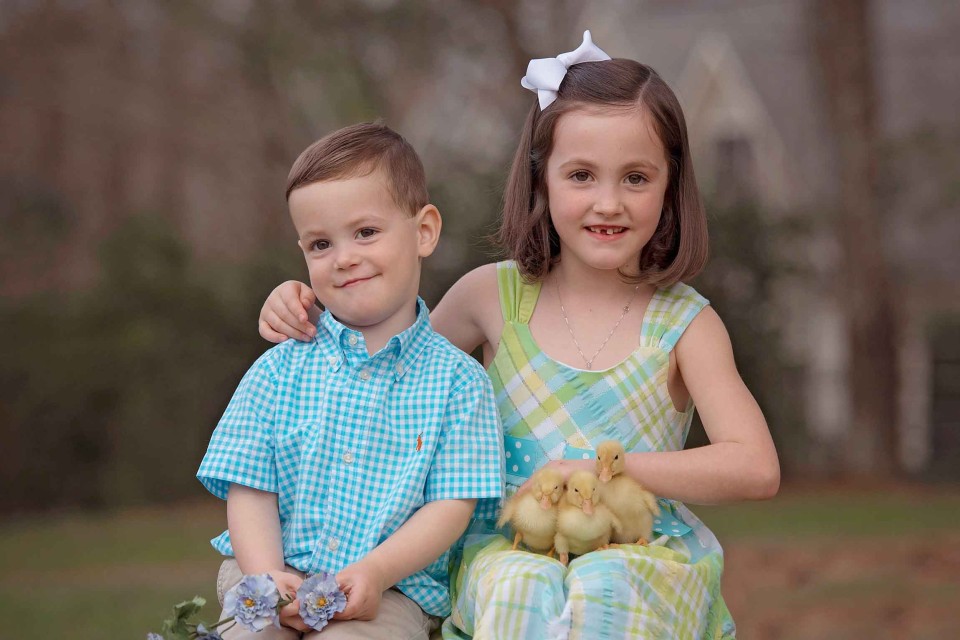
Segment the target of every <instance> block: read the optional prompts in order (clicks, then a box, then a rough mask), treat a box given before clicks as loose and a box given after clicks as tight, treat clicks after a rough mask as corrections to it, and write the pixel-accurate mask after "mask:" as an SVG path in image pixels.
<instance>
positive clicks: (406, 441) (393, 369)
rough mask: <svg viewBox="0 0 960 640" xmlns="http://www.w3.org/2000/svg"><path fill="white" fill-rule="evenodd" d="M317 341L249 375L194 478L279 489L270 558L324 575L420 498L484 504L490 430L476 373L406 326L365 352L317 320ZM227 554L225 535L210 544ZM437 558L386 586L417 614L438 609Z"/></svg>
mask: <svg viewBox="0 0 960 640" xmlns="http://www.w3.org/2000/svg"><path fill="white" fill-rule="evenodd" d="M317 329H318V331H317V337H316V338H315V339H314V340H313V341H311V342H308V343H302V342H297V341H295V340H288V341H286V342H284V343H281V344H279V345H277V346H275V347H273V348H272V349H270V350H269V351H267V352H266V353H265V354H264V355H263V356H261V357H260V359H259V360H257V362H256V363H255V364H254V365H253V367H251V368H250V370H249V371H248V372H247V374H246V375H245V376H244V378H243V380H242V381H241V382H240V386H239V387H238V388H237V391H236V393H235V394H234V396H233V399H232V400H231V401H230V404H229V405H228V406H227V409H226V412H225V413H224V414H223V417H222V418H221V419H220V423H219V424H218V425H217V428H216V430H215V431H214V432H213V436H212V437H211V439H210V445H209V447H208V449H207V453H206V455H205V456H204V458H203V462H202V463H201V464H200V469H199V471H198V472H197V477H198V478H199V479H200V481H201V482H202V483H203V485H204V486H205V487H206V488H207V489H208V490H209V491H210V492H211V493H213V494H214V495H216V496H217V497H219V498H222V499H225V498H226V497H227V492H228V490H229V488H230V484H231V483H236V484H241V485H245V486H248V487H253V488H254V489H260V490H262V491H269V492H272V493H276V494H278V503H279V514H280V526H281V530H282V537H283V556H284V559H285V561H286V562H287V564H289V565H290V566H292V567H295V568H297V569H300V570H301V571H305V572H307V573H313V572H317V571H320V570H324V571H332V572H337V571H339V570H341V569H343V568H344V567H345V566H347V565H348V564H351V563H353V562H356V561H358V560H360V559H361V558H363V557H364V556H365V555H366V554H367V553H369V552H370V551H371V550H372V549H373V548H374V547H376V546H377V545H379V544H380V543H381V542H383V541H384V540H385V539H386V538H388V537H389V536H390V535H391V534H392V533H393V532H394V531H396V530H397V529H398V528H399V527H400V526H401V525H402V524H403V523H404V522H406V521H407V520H408V519H409V518H410V517H411V516H412V515H413V514H414V513H415V512H416V511H417V509H419V508H420V507H421V506H423V504H424V503H426V502H430V501H433V500H448V499H457V498H478V499H480V500H478V504H477V511H478V513H480V512H489V511H493V510H494V509H495V508H496V505H497V503H498V502H499V500H500V496H501V493H502V488H503V452H502V448H501V442H502V436H501V430H500V426H499V425H500V423H499V419H498V417H497V409H496V405H495V403H494V399H493V390H492V388H491V386H490V380H489V378H488V377H487V375H486V373H485V372H484V371H483V369H482V368H481V367H480V365H479V364H478V363H477V362H476V361H475V360H474V359H473V358H471V357H470V356H468V355H467V354H465V353H463V352H462V351H460V350H459V349H457V348H456V347H454V346H453V345H452V344H450V343H449V342H448V341H447V340H446V339H444V338H443V337H441V336H440V335H439V334H438V333H436V332H435V331H433V329H432V328H431V327H430V320H429V318H428V315H427V308H426V305H425V304H424V303H423V301H422V300H420V299H418V300H417V319H416V322H415V323H414V324H413V325H412V326H411V327H409V328H408V329H407V330H405V331H404V332H402V333H400V334H398V335H396V336H394V337H393V338H391V339H390V341H389V342H388V343H387V345H386V346H385V347H384V348H383V349H381V350H380V351H379V352H378V353H376V354H375V355H373V356H369V355H367V348H366V345H365V343H364V339H363V334H361V333H360V332H358V331H353V330H351V329H348V328H346V327H345V326H343V325H342V324H340V323H339V322H338V321H337V320H336V319H335V318H334V317H333V316H332V315H331V314H330V313H329V312H324V313H323V314H322V315H321V317H320V321H319V324H318V326H317ZM211 542H212V544H213V546H214V548H216V549H217V550H218V551H219V552H220V553H222V554H224V555H228V556H232V555H233V548H232V546H231V544H230V535H229V532H226V531H225V532H224V533H223V534H221V535H220V536H218V537H216V538H214V539H213V540H212V541H211ZM449 556H450V551H447V552H445V553H444V554H443V555H441V556H440V557H439V558H438V559H437V560H436V561H435V562H433V563H432V564H430V565H429V566H428V567H426V568H425V569H424V570H422V571H418V572H416V573H414V574H413V575H411V576H409V577H407V578H404V579H403V580H401V581H400V582H399V583H398V584H397V588H398V589H400V591H402V592H403V593H404V594H406V595H407V596H408V597H410V598H411V599H413V600H414V601H416V602H417V603H418V604H419V605H420V606H421V607H422V608H423V609H424V611H426V612H427V613H429V614H431V615H437V616H445V615H447V614H448V613H449V611H450V597H449V591H448V584H449V582H448V571H447V570H448V562H449Z"/></svg>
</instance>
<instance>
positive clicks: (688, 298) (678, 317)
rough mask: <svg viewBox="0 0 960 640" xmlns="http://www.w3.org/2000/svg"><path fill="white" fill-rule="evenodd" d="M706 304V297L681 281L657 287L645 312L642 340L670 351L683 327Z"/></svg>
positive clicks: (684, 328) (687, 325)
mask: <svg viewBox="0 0 960 640" xmlns="http://www.w3.org/2000/svg"><path fill="white" fill-rule="evenodd" d="M709 304H710V301H709V300H707V299H706V298H705V297H703V296H702V295H701V294H700V293H699V292H698V291H697V290H696V289H694V288H693V287H691V286H690V285H688V284H684V283H683V282H677V283H674V284H672V285H668V286H666V287H661V288H659V289H657V291H656V293H655V294H654V296H653V299H651V301H650V306H649V308H648V310H647V313H646V321H645V322H644V330H643V332H644V339H645V341H646V342H647V344H649V345H652V346H658V347H660V348H662V349H665V350H667V351H672V350H673V348H674V347H676V346H677V343H678V342H679V341H680V338H681V337H682V336H683V334H684V332H685V331H686V330H687V327H689V326H690V324H691V323H692V322H693V321H694V319H695V318H696V317H697V316H698V315H700V312H701V311H703V309H704V308H705V307H707V306H709Z"/></svg>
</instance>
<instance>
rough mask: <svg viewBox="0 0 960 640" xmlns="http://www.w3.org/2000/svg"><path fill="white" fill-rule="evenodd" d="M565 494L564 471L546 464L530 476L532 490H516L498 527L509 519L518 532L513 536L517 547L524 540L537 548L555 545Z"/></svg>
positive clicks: (549, 548) (504, 509) (533, 548)
mask: <svg viewBox="0 0 960 640" xmlns="http://www.w3.org/2000/svg"><path fill="white" fill-rule="evenodd" d="M562 495H563V474H561V473H560V472H559V471H556V470H555V469H550V468H548V467H543V468H542V469H540V470H538V471H537V472H536V473H534V474H533V476H531V478H530V489H529V490H528V491H524V492H522V493H516V494H514V495H513V497H511V498H510V499H509V500H508V501H507V503H506V505H504V507H503V513H501V514H500V520H498V521H497V526H498V527H502V526H503V525H505V524H506V523H507V522H509V523H510V524H511V525H512V526H513V529H514V531H516V532H517V535H516V536H514V538H513V548H514V550H516V548H517V546H518V545H519V544H520V541H521V540H523V543H524V544H525V545H527V547H528V548H530V549H531V550H533V551H547V550H552V548H553V536H554V534H555V533H556V532H557V503H558V502H559V501H560V497H561V496H562Z"/></svg>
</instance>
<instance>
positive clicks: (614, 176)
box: [260, 32, 780, 639]
mask: <svg viewBox="0 0 960 640" xmlns="http://www.w3.org/2000/svg"><path fill="white" fill-rule="evenodd" d="M522 84H523V86H524V87H526V88H528V89H532V90H534V91H536V92H537V94H538V98H539V100H538V104H534V105H533V106H532V108H531V110H530V113H529V115H528V117H527V120H526V123H525V124H524V127H523V132H522V134H521V137H520V144H519V146H518V148H517V152H516V155H515V157H514V161H513V167H512V169H511V172H510V177H509V179H508V184H507V188H506V196H505V204H504V212H503V220H502V226H501V228H500V230H499V233H498V240H499V241H500V243H501V244H502V246H503V247H504V248H505V249H506V251H507V252H508V253H509V255H510V257H511V258H512V259H511V260H509V261H506V262H501V263H498V264H490V265H486V266H483V267H480V268H478V269H476V270H474V271H472V272H470V273H468V274H467V275H465V276H464V277H463V278H462V279H461V280H460V281H459V282H457V283H456V284H455V285H454V286H453V287H452V288H451V289H450V291H449V292H448V293H447V294H446V296H444V298H443V300H441V302H440V304H439V305H438V306H437V308H436V310H435V311H434V312H433V314H432V315H431V321H432V323H433V325H434V327H435V328H436V330H437V331H439V332H440V333H442V334H443V335H445V336H446V337H447V338H449V339H450V341H451V342H453V344H455V345H456V346H458V347H460V348H461V349H463V350H464V351H467V352H471V351H473V350H474V349H475V348H476V347H478V346H482V349H483V360H484V365H485V366H486V367H487V371H488V372H489V374H490V377H491V379H492V380H493V384H494V388H495V390H496V391H497V401H498V404H499V409H500V416H501V419H502V421H503V428H504V433H505V438H504V445H505V448H506V455H507V456H508V457H507V469H506V471H507V492H508V494H510V493H512V492H514V491H516V490H517V488H518V487H520V486H521V485H522V484H523V483H524V482H525V481H526V479H527V478H528V477H529V476H530V475H531V474H532V473H533V472H534V471H535V470H536V469H537V468H538V467H539V466H541V465H543V464H547V465H549V466H551V467H554V468H556V469H558V470H560V471H561V472H562V473H563V475H564V476H565V477H568V476H569V475H570V474H571V473H572V472H574V471H576V470H579V469H590V470H592V469H593V468H594V462H593V460H591V459H589V458H591V457H592V455H591V452H592V450H593V449H594V447H595V446H596V445H597V444H598V443H599V442H601V441H603V440H608V439H616V440H619V441H620V442H621V443H622V444H623V445H624V447H625V449H626V451H627V452H629V453H628V454H627V461H626V463H627V465H626V473H628V474H629V475H630V476H632V477H633V478H635V479H636V480H637V481H638V482H640V483H641V484H643V485H644V486H645V487H647V488H648V489H649V490H650V491H652V492H653V493H655V494H656V495H658V496H662V498H661V500H660V507H661V515H660V518H659V519H658V520H657V522H656V524H655V527H654V540H653V541H652V543H651V544H650V545H649V546H647V547H640V546H628V547H621V548H619V549H610V550H606V551H599V552H595V553H590V554H587V555H584V556H581V557H580V558H578V559H576V560H574V561H573V562H571V563H570V565H569V567H568V568H565V567H564V566H563V565H561V564H560V563H559V562H558V561H556V560H555V559H553V558H548V557H546V556H542V555H534V554H531V553H527V552H524V551H511V550H510V543H509V541H508V540H507V539H506V538H504V537H503V536H501V535H500V534H499V532H497V531H496V530H495V529H494V528H493V525H492V524H491V522H487V521H478V522H476V523H475V525H474V526H473V527H472V529H471V532H470V534H469V535H468V537H467V539H466V544H465V548H464V554H463V562H462V564H461V568H460V570H459V571H458V572H457V576H456V578H455V582H454V587H455V589H454V590H455V600H454V602H455V604H454V610H453V613H452V615H451V617H450V618H449V619H448V620H447V621H446V623H445V624H444V629H443V633H444V637H445V638H469V637H475V638H497V639H513V638H517V639H519V638H548V637H550V638H553V637H571V638H580V637H589V638H626V637H643V638H646V637H667V638H728V637H733V635H734V625H733V621H732V619H731V618H730V615H729V613H728V611H727V608H726V606H725V604H724V602H723V599H722V597H721V595H720V576H721V573H722V569H723V556H722V550H721V548H720V545H719V544H718V542H717V539H716V538H715V537H714V536H713V534H712V533H711V532H710V531H709V530H708V529H707V528H706V527H705V526H704V524H703V523H702V522H701V521H700V520H699V519H698V518H697V517H696V516H695V515H694V514H693V513H692V512H691V511H690V510H689V509H688V508H687V507H686V506H684V504H683V503H685V502H691V503H700V504H715V503H722V502H732V501H736V500H744V499H764V498H770V497H772V496H773V495H774V494H775V493H776V492H777V489H778V487H779V482H780V468H779V463H778V461H777V454H776V451H775V449H774V446H773V442H772V440H771V437H770V433H769V430H768V428H767V425H766V422H765V420H764V417H763V415H762V413H761V411H760V408H759V407H758V406H757V403H756V401H755V400H754V398H753V396H752V395H751V394H750V392H749V391H748V390H747V388H746V386H745V385H744V383H743V381H742V380H741V378H740V375H739V373H738V372H737V369H736V366H735V364H734V359H733V352H732V349H731V345H730V339H729V337H728V335H727V332H726V329H725V328H724V326H723V323H722V322H721V321H720V318H719V317H718V316H717V314H716V313H715V312H714V311H713V309H712V308H711V307H709V306H708V303H707V300H705V299H704V298H703V297H702V296H700V295H699V294H698V293H697V292H696V291H694V290H693V289H692V288H691V287H689V286H687V285H685V284H683V283H682V281H683V280H687V279H690V278H692V277H694V276H695V275H696V274H697V273H698V272H699V271H700V270H701V268H702V267H703V265H704V263H705V261H706V253H707V233H706V219H705V215H704V211H703V207H702V205H701V202H700V196H699V193H698V191H697V187H696V183H695V181H694V174H693V167H692V165H691V159H690V150H689V147H688V143H687V133H686V124H685V122H684V117H683V113H682V111H681V109H680V105H679V103H678V101H677V98H676V96H675V95H674V94H673V92H672V91H671V90H670V88H669V87H668V86H667V85H666V83H664V81H663V80H662V79H661V78H660V77H659V76H658V75H657V74H656V72H654V71H653V70H652V69H651V68H649V67H647V66H645V65H642V64H640V63H637V62H634V61H632V60H623V59H617V60H611V59H610V58H609V56H607V55H606V54H605V53H603V52H602V51H601V50H599V49H597V48H596V47H595V46H594V45H593V43H592V42H590V37H589V32H587V33H586V34H585V35H584V43H583V45H581V47H580V48H579V49H577V50H576V51H574V52H571V53H567V54H562V55H561V56H559V57H558V58H554V59H544V60H534V61H532V62H531V64H530V67H529V68H528V73H527V76H526V77H525V78H524V79H523V82H522ZM314 301H315V298H314V296H313V292H312V291H311V290H310V288H309V287H308V286H307V285H305V284H300V283H293V282H288V283H284V284H283V285H281V286H280V287H278V288H277V289H276V290H274V292H273V293H272V294H271V295H270V297H269V298H268V300H267V302H266V303H265V305H264V308H263V311H262V312H261V318H260V332H261V334H262V335H263V337H264V338H266V339H268V340H272V341H274V342H278V341H281V340H283V339H286V338H287V337H294V338H299V339H309V338H310V336H312V335H313V331H312V329H313V327H312V326H311V324H310V321H309V318H308V313H307V311H306V309H311V313H310V314H309V315H313V313H314V311H313V310H312V309H313V305H314ZM694 406H696V407H697V409H699V411H700V415H701V418H702V421H703V425H704V428H705V429H706V433H707V436H708V437H709V440H710V444H709V445H707V446H704V447H700V448H696V449H691V450H686V451H685V450H683V444H684V440H685V438H686V436H687V431H688V429H689V426H690V421H691V418H692V417H693V411H694Z"/></svg>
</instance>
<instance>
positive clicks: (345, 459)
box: [343, 452, 353, 464]
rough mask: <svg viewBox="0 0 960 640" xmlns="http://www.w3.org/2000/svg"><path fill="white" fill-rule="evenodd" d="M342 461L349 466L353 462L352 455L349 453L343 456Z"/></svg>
mask: <svg viewBox="0 0 960 640" xmlns="http://www.w3.org/2000/svg"><path fill="white" fill-rule="evenodd" d="M343 461H344V462H346V463H347V464H350V463H351V462H353V454H352V453H350V452H347V453H345V454H343Z"/></svg>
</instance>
